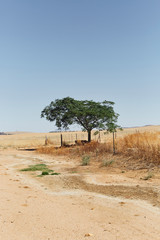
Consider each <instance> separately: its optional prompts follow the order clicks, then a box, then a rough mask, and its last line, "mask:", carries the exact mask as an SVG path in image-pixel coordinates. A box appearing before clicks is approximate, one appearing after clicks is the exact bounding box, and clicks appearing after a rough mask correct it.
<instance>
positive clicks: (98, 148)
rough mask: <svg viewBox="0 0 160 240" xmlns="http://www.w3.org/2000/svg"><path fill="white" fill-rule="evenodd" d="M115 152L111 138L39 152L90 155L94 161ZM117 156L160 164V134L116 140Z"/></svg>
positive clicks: (145, 133)
mask: <svg viewBox="0 0 160 240" xmlns="http://www.w3.org/2000/svg"><path fill="white" fill-rule="evenodd" d="M112 151H113V143H112V139H111V137H110V138H108V141H107V143H99V142H96V141H92V142H91V143H87V144H84V145H81V146H72V147H69V148H66V147H62V148H54V147H53V146H48V147H40V148H39V149H38V152H40V153H45V154H53V155H63V156H70V157H75V156H76V157H82V156H84V155H89V156H90V157H91V158H92V159H93V158H94V159H97V160H99V159H101V160H102V161H103V159H104V158H105V157H106V156H107V155H110V154H111V153H112ZM116 153H117V155H118V154H119V155H121V156H125V157H126V156H127V157H130V158H131V159H135V160H142V161H146V163H154V164H160V132H153V133H152V132H141V133H140V132H136V133H133V134H128V135H125V136H124V137H119V138H117V139H116Z"/></svg>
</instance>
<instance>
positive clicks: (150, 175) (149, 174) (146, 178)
mask: <svg viewBox="0 0 160 240" xmlns="http://www.w3.org/2000/svg"><path fill="white" fill-rule="evenodd" d="M152 177H153V173H151V172H150V173H148V175H147V176H145V177H144V178H143V180H148V179H150V178H152Z"/></svg>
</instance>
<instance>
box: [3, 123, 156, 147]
mask: <svg viewBox="0 0 160 240" xmlns="http://www.w3.org/2000/svg"><path fill="white" fill-rule="evenodd" d="M138 132H139V133H144V132H149V133H158V132H160V126H146V127H137V128H125V129H123V131H118V132H117V133H116V141H117V142H119V140H120V139H121V138H122V137H124V136H127V135H128V134H134V133H138ZM11 134H12V135H0V148H8V147H10V148H23V147H35V148H36V147H39V146H42V145H44V144H45V139H46V137H47V139H48V140H49V142H50V141H51V142H52V143H53V145H54V146H60V143H61V134H62V135H63V141H64V142H65V143H66V144H73V143H75V140H87V133H86V132H80V131H78V132H55V133H24V132H22V133H20V132H14V133H11ZM111 139H112V134H104V133H103V132H101V133H100V135H99V134H98V135H96V136H95V135H94V131H93V132H92V140H95V141H99V142H101V143H105V142H108V141H110V140H111Z"/></svg>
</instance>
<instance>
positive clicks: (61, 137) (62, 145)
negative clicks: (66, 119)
mask: <svg viewBox="0 0 160 240" xmlns="http://www.w3.org/2000/svg"><path fill="white" fill-rule="evenodd" d="M62 146H63V136H62V134H61V147H62Z"/></svg>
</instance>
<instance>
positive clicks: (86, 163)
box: [82, 155, 90, 166]
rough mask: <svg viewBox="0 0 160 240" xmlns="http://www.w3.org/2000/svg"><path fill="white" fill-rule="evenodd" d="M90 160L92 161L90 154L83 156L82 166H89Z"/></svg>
mask: <svg viewBox="0 0 160 240" xmlns="http://www.w3.org/2000/svg"><path fill="white" fill-rule="evenodd" d="M89 162H90V156H88V155H85V156H82V166H87V165H88V164H89Z"/></svg>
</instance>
